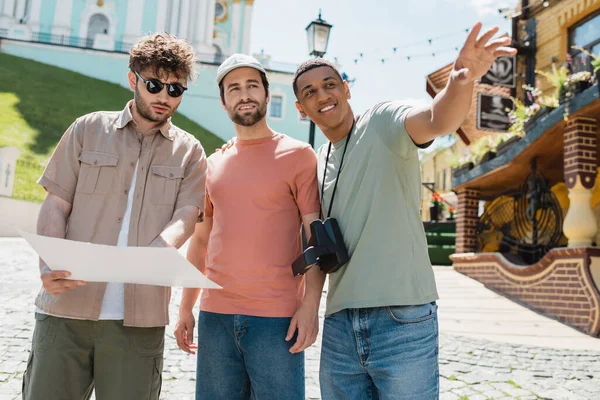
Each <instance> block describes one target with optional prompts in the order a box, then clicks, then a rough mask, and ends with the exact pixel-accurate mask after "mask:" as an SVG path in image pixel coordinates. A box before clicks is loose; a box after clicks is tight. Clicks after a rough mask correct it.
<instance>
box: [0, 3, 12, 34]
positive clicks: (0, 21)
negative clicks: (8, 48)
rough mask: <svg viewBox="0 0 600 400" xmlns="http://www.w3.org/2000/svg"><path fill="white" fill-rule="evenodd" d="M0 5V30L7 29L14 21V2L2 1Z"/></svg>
mask: <svg viewBox="0 0 600 400" xmlns="http://www.w3.org/2000/svg"><path fill="white" fill-rule="evenodd" d="M0 5H1V6H2V7H0V29H9V28H10V27H11V26H12V23H13V21H14V16H13V12H14V10H15V0H4V3H1V2H0Z"/></svg>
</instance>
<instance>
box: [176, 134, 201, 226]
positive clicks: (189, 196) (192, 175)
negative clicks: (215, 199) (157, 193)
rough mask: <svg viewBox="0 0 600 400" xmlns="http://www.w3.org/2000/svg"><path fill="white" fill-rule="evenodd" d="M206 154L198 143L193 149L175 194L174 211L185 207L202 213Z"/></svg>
mask: <svg viewBox="0 0 600 400" xmlns="http://www.w3.org/2000/svg"><path fill="white" fill-rule="evenodd" d="M206 168H207V164H206V154H205V153H204V149H203V148H202V146H201V145H200V143H199V142H196V143H195V144H194V147H193V152H192V155H191V157H190V161H189V162H188V164H187V166H186V168H185V172H184V176H183V180H182V181H181V185H180V186H179V192H178V193H177V202H176V203H175V210H177V209H179V208H182V207H185V206H195V207H198V215H199V216H200V217H201V216H202V215H203V213H204V196H205V190H206Z"/></svg>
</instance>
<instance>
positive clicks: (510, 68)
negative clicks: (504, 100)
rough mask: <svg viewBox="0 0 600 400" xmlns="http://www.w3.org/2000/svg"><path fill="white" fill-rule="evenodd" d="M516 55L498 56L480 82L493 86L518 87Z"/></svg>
mask: <svg viewBox="0 0 600 400" xmlns="http://www.w3.org/2000/svg"><path fill="white" fill-rule="evenodd" d="M515 68H516V59H515V56H506V57H498V58H497V59H496V61H494V63H493V64H492V66H491V68H490V70H489V71H488V72H487V73H486V74H485V75H484V76H482V77H481V79H480V83H484V84H486V85H492V86H504V87H508V88H514V87H516V84H517V82H516V79H517V74H516V71H515Z"/></svg>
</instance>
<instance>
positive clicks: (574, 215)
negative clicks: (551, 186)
mask: <svg viewBox="0 0 600 400" xmlns="http://www.w3.org/2000/svg"><path fill="white" fill-rule="evenodd" d="M597 126H598V125H597V120H596V119H595V118H590V117H575V118H573V119H570V120H569V122H568V123H567V127H566V129H565V134H564V165H565V184H566V185H567V189H569V200H570V206H569V211H567V215H566V217H565V221H564V224H563V232H564V234H565V236H566V237H567V238H568V239H569V247H582V246H586V247H589V246H591V245H592V241H593V240H594V239H595V236H596V233H597V231H598V227H597V225H596V216H595V215H594V211H593V210H592V206H591V204H590V200H591V198H592V189H593V188H594V184H595V183H596V166H597V161H596V153H597V150H596V142H597Z"/></svg>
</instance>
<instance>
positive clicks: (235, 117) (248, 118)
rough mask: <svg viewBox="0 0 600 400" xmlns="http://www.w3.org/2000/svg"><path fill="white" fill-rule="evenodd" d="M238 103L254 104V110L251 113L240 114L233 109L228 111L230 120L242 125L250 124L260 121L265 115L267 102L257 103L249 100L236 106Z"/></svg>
mask: <svg viewBox="0 0 600 400" xmlns="http://www.w3.org/2000/svg"><path fill="white" fill-rule="evenodd" d="M240 104H256V106H257V107H256V110H255V111H254V112H253V113H252V114H242V113H240V112H237V111H233V112H230V113H229V118H231V120H232V121H233V122H234V123H236V124H238V125H242V126H252V125H254V124H256V123H257V122H259V121H261V120H262V119H263V118H264V117H265V116H266V115H267V103H266V102H264V103H262V104H261V103H257V102H249V103H238V104H237V105H236V108H237V107H238V106H239V105H240Z"/></svg>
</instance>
